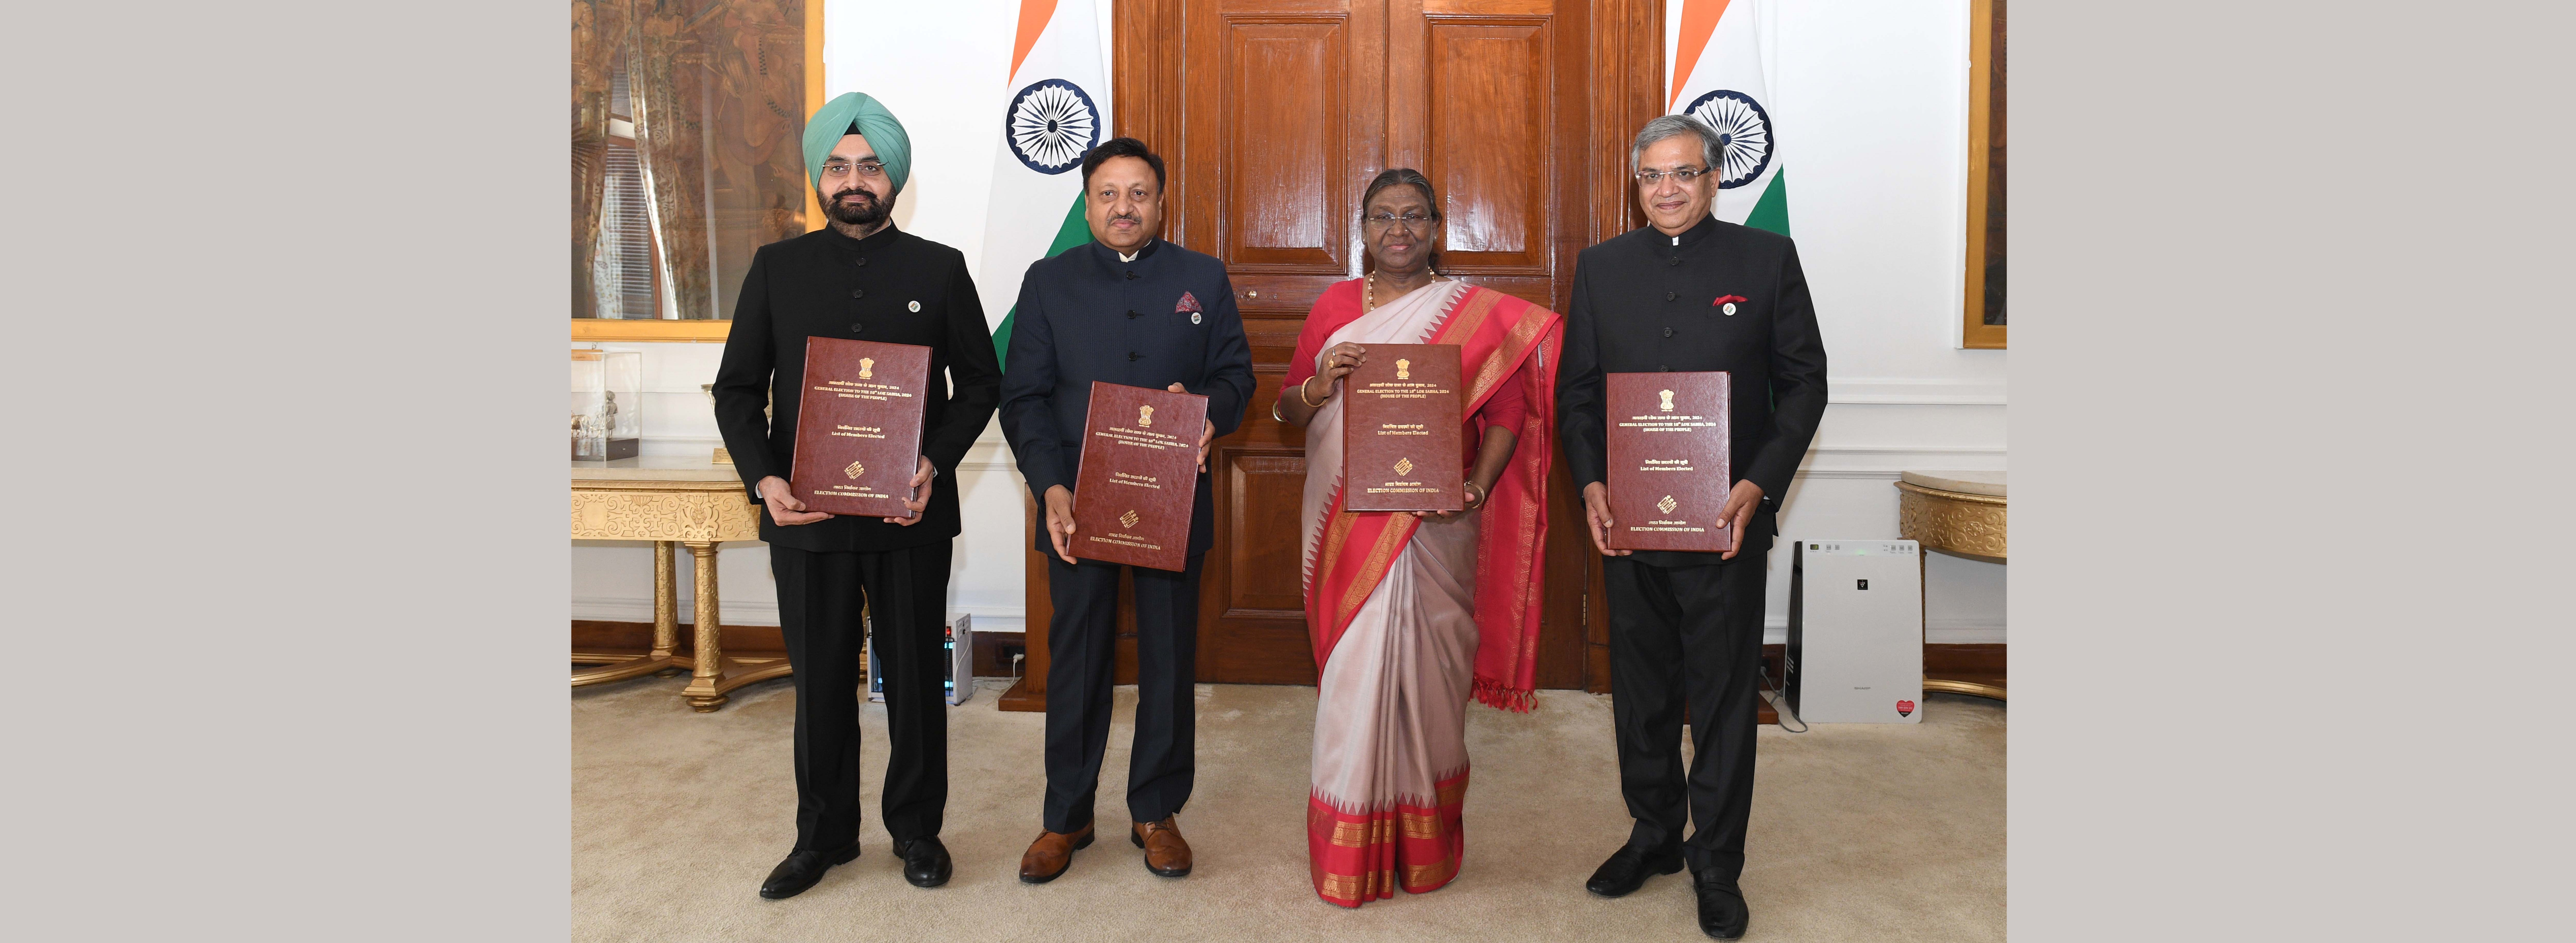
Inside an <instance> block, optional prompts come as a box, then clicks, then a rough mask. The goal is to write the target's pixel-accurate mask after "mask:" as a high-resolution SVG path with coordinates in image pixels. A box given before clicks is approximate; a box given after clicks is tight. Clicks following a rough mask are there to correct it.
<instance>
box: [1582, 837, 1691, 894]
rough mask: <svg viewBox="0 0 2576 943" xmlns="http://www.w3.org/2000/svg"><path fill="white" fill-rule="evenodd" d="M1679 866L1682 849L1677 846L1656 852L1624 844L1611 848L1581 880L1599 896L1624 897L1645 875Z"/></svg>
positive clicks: (1680, 866)
mask: <svg viewBox="0 0 2576 943" xmlns="http://www.w3.org/2000/svg"><path fill="white" fill-rule="evenodd" d="M1681 869H1682V853H1681V852H1680V851H1679V850H1675V851H1673V852H1671V853H1668V854H1661V855H1658V854H1654V853H1652V852H1649V851H1647V850H1645V849H1643V848H1639V847H1637V846H1635V845H1628V846H1624V847H1622V848H1620V849H1619V850H1618V851H1615V852H1612V853H1611V854H1610V860H1608V861H1604V862H1601V868H1600V870H1597V871H1594V872H1592V880H1589V881H1585V882H1583V889H1584V890H1587V891H1591V892H1592V893H1595V894H1598V895H1601V896H1603V897H1625V896H1627V895H1628V894H1629V892H1632V891H1635V890H1636V889H1637V888H1639V887H1643V886H1645V883H1646V879H1647V878H1650V877H1654V876H1655V875H1658V874H1671V873H1673V872H1675V871H1679V870H1681Z"/></svg>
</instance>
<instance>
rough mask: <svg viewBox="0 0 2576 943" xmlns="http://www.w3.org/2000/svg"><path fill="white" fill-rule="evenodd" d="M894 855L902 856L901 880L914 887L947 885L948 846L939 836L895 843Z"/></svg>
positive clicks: (948, 869)
mask: <svg viewBox="0 0 2576 943" xmlns="http://www.w3.org/2000/svg"><path fill="white" fill-rule="evenodd" d="M894 853H895V854H898V855H902V856H903V879H904V880H906V881H910V882H912V886H914V887H938V886H939V885H942V884H946V883H948V873H949V871H950V870H952V869H951V868H950V867H949V864H948V846H946V845H942V844H940V843H939V836H937V835H932V836H930V837H928V838H916V839H913V840H911V841H908V842H896V843H895V844H894Z"/></svg>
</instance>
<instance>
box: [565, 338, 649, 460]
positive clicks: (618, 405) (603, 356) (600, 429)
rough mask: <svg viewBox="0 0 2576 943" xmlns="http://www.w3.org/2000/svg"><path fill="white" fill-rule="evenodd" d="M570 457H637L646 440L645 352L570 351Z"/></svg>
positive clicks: (601, 458)
mask: <svg viewBox="0 0 2576 943" xmlns="http://www.w3.org/2000/svg"><path fill="white" fill-rule="evenodd" d="M571 429H572V459H573V461H576V462H606V461H613V460H616V459H621V458H634V457H635V456H636V454H637V453H638V452H641V451H643V448H642V447H643V444H644V355H643V354H642V353H640V352H637V351H632V350H575V351H573V352H572V423H571Z"/></svg>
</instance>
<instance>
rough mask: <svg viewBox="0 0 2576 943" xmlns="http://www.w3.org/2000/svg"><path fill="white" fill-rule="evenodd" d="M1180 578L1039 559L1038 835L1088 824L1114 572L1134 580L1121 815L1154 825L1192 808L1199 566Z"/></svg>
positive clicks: (1103, 713)
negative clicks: (1043, 703) (1042, 700)
mask: <svg viewBox="0 0 2576 943" xmlns="http://www.w3.org/2000/svg"><path fill="white" fill-rule="evenodd" d="M1205 559H1206V555H1205V554H1197V553H1194V554H1191V555H1190V558H1189V564H1188V566H1187V568H1186V569H1183V570H1182V571H1181V572H1178V573H1174V572H1172V571H1170V570H1157V569H1154V568H1151V567H1141V566H1140V567H1121V566H1120V565H1118V564H1114V563H1101V562H1099V561H1096V560H1084V561H1082V563H1081V565H1079V566H1075V565H1072V564H1068V563H1066V562H1064V558H1062V557H1058V556H1055V555H1053V554H1049V555H1048V556H1047V598H1048V599H1049V600H1051V601H1052V602H1054V604H1055V615H1054V616H1053V617H1052V618H1050V619H1048V620H1047V658H1048V659H1049V662H1048V664H1047V717H1046V771H1047V790H1046V810H1045V817H1046V830H1047V831H1050V832H1056V833H1059V834H1066V833H1071V832H1073V831H1076V830H1079V829H1080V828H1082V827H1083V826H1084V825H1088V824H1090V823H1091V811H1092V803H1093V800H1094V798H1095V797H1096V796H1097V795H1098V792H1099V788H1100V759H1101V756H1102V754H1103V752H1104V751H1106V750H1107V749H1108V748H1109V704H1110V697H1109V696H1110V690H1111V688H1112V683H1113V682H1114V681H1115V680H1116V669H1117V664H1118V657H1117V656H1118V637H1117V636H1118V571H1119V570H1120V569H1132V570H1134V571H1135V574H1136V742H1135V744H1134V746H1133V747H1132V748H1131V750H1130V752H1129V753H1128V757H1127V815H1128V817H1129V818H1130V819H1132V820H1133V821H1138V822H1159V821H1162V820H1163V819H1164V818H1165V817H1168V816H1171V815H1174V814H1177V813H1179V812H1180V811H1181V806H1183V805H1185V804H1187V803H1188V802H1189V801H1190V785H1191V782H1192V777H1193V776H1195V775H1196V773H1197V762H1198V705H1197V702H1196V700H1195V694H1196V690H1197V688H1196V685H1197V679H1198V657H1199V565H1200V563H1201V562H1202V561H1204V560H1205Z"/></svg>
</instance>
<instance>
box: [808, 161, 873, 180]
mask: <svg viewBox="0 0 2576 943" xmlns="http://www.w3.org/2000/svg"><path fill="white" fill-rule="evenodd" d="M852 170H856V171H858V172H859V176H862V177H882V176H885V165H884V164H881V163H878V162H876V161H872V160H863V161H860V162H858V163H855V164H844V163H841V162H840V161H833V162H831V163H828V164H824V165H823V176H826V177H847V176H849V175H850V171H852Z"/></svg>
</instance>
